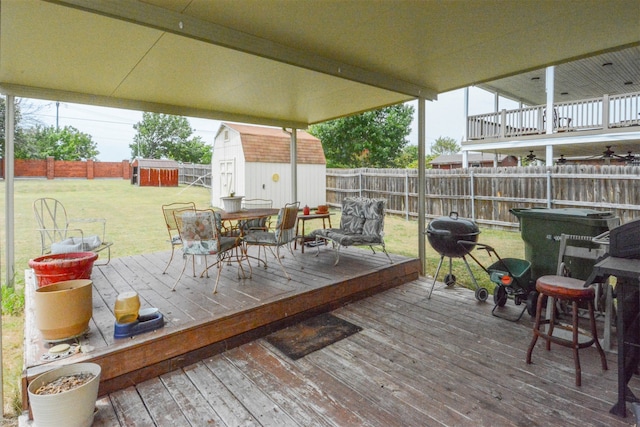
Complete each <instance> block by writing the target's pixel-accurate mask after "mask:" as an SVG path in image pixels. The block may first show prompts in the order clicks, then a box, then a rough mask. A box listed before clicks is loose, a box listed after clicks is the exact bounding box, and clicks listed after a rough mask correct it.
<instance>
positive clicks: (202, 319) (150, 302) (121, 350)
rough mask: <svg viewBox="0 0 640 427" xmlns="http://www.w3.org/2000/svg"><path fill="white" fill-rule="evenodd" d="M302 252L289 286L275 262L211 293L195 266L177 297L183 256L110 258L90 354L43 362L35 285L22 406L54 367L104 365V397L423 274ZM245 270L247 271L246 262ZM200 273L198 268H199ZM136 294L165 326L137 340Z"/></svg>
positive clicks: (355, 255) (228, 275)
mask: <svg viewBox="0 0 640 427" xmlns="http://www.w3.org/2000/svg"><path fill="white" fill-rule="evenodd" d="M285 252H286V251H285ZM296 252H297V257H296V258H297V261H294V260H293V259H292V257H291V256H290V255H289V254H288V253H287V254H286V256H285V258H284V261H283V262H284V263H285V266H286V267H287V271H288V272H289V274H290V276H291V277H292V280H290V281H289V280H287V279H286V277H285V276H284V273H283V271H282V269H281V268H280V266H279V265H278V263H277V261H276V260H275V259H273V258H272V257H271V255H269V257H268V258H267V259H268V262H269V268H268V269H265V268H263V267H257V266H256V265H254V266H253V276H252V277H251V278H246V279H238V270H237V267H236V265H231V266H229V265H225V267H224V269H223V270H222V277H221V279H220V284H219V286H218V292H217V293H216V294H215V295H214V294H213V293H212V290H213V284H214V281H215V274H216V269H215V268H212V269H210V275H211V278H206V277H205V278H199V277H193V276H192V274H191V266H190V265H189V266H187V271H186V272H185V274H184V275H183V276H182V278H181V280H180V283H179V284H178V286H177V288H176V290H175V291H171V287H172V286H173V284H174V282H175V281H176V279H177V278H178V276H179V273H180V269H181V267H182V259H181V257H180V256H177V258H178V259H174V261H173V263H172V264H171V267H170V268H169V270H168V271H167V274H164V275H163V274H162V271H163V269H164V267H165V265H166V263H167V261H168V260H169V256H170V252H163V253H157V254H149V255H141V256H133V257H123V258H118V259H113V260H112V261H111V263H110V264H108V265H107V266H102V267H94V269H93V274H92V280H93V285H94V292H93V318H92V320H91V322H90V325H89V326H90V331H89V333H88V334H86V335H85V336H84V337H82V338H81V339H80V340H79V341H80V344H81V345H82V346H83V348H87V349H90V351H89V352H87V353H78V354H76V355H73V356H71V357H68V358H65V359H60V360H56V361H44V360H43V358H42V356H43V355H44V354H46V353H47V351H48V349H49V348H50V346H51V344H50V343H46V342H44V341H43V340H42V337H41V334H40V332H39V330H37V328H36V326H35V316H34V313H33V301H32V299H31V296H32V295H33V294H34V288H35V285H34V284H33V283H30V284H29V286H30V289H29V290H28V292H26V295H27V298H26V304H25V305H26V309H25V313H26V319H25V343H26V345H25V367H26V369H25V372H24V375H23V406H24V407H27V403H28V402H27V401H26V400H25V399H26V395H27V393H26V387H27V384H28V381H30V380H31V379H33V378H34V376H36V375H38V374H39V373H41V372H43V371H46V370H49V369H51V368H52V366H55V365H61V364H68V363H75V362H81V361H86V362H88V361H91V362H96V363H98V364H100V365H101V366H102V376H101V386H100V393H101V394H106V393H109V392H111V391H114V390H120V389H122V388H126V387H127V386H129V385H131V384H137V383H139V382H141V381H144V380H147V379H149V378H153V377H156V376H158V375H161V374H163V373H166V372H169V371H171V370H174V369H176V368H179V367H183V366H186V365H188V364H191V363H194V362H196V361H199V360H202V359H203V358H206V357H209V356H211V355H212V354H216V353H219V352H220V351H223V350H225V349H227V348H230V347H234V346H237V345H238V344H240V343H242V342H246V341H249V340H251V339H254V338H256V337H259V336H262V335H265V334H266V333H269V332H270V331H273V330H275V329H277V328H280V327H282V326H284V325H286V324H288V323H291V322H294V321H297V320H299V319H301V318H304V317H310V316H311V315H314V314H317V313H319V312H323V311H328V310H331V309H334V308H336V307H339V306H341V305H343V304H345V303H347V302H349V301H353V300H356V299H359V298H363V297H366V296H368V295H371V294H374V293H377V292H379V291H380V290H383V289H387V288H389V287H391V286H397V285H399V284H402V283H406V282H408V281H411V280H414V279H416V278H417V277H418V274H419V268H420V267H419V261H418V260H416V259H408V258H403V257H399V256H394V257H393V259H394V261H395V262H394V264H390V263H389V261H388V259H387V257H386V256H384V254H372V253H371V251H365V250H359V249H355V248H354V249H349V250H346V251H344V252H343V254H342V255H341V260H340V263H339V264H338V265H337V266H336V267H334V266H333V262H334V260H335V258H334V255H333V252H332V251H330V250H329V249H328V248H321V251H320V254H319V256H316V250H315V249H313V250H308V251H306V253H305V254H301V253H300V251H299V250H298V251H296ZM250 254H251V253H250ZM253 255H255V254H253ZM254 264H255V263H254ZM243 265H244V267H245V270H247V268H246V267H247V264H246V262H243ZM203 267H204V265H200V266H198V265H196V269H197V270H199V271H202V269H203ZM199 271H198V272H199ZM247 272H248V270H247ZM27 282H31V281H29V280H27ZM131 290H133V291H136V292H137V293H138V294H139V296H140V299H141V307H157V308H158V309H159V310H160V312H161V313H162V314H163V316H164V318H165V322H166V325H165V326H164V327H163V328H161V329H157V330H155V331H152V332H148V333H145V334H141V335H137V336H134V337H132V338H121V339H115V338H114V326H115V317H114V315H113V309H114V305H115V300H116V297H117V295H118V294H119V293H121V292H125V291H131Z"/></svg>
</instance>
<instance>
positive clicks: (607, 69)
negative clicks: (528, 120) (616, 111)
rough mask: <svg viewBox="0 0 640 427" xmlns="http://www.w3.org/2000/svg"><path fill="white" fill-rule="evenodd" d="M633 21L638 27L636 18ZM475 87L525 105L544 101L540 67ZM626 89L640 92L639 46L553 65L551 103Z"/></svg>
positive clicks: (610, 93) (639, 19) (542, 69)
mask: <svg viewBox="0 0 640 427" xmlns="http://www.w3.org/2000/svg"><path fill="white" fill-rule="evenodd" d="M637 22H638V26H639V27H640V17H638V18H637ZM478 86H479V87H481V88H483V89H486V90H488V91H490V92H498V93H500V94H502V95H504V96H506V97H507V98H510V99H513V100H516V101H522V102H523V103H524V104H525V105H542V104H546V102H547V98H546V96H547V95H546V92H545V69H544V68H540V69H538V70H533V71H529V72H527V73H522V74H518V75H515V76H511V77H506V78H503V79H499V80H494V81H491V82H488V83H484V84H480V85H478ZM630 92H640V46H632V47H629V48H625V49H620V50H615V51H611V52H606V53H602V54H600V55H594V56H590V57H588V58H583V59H579V60H576V61H570V62H566V63H562V64H559V65H557V66H556V68H555V84H554V100H555V102H563V101H575V100H578V99H589V98H599V97H602V95H605V94H606V95H619V94H623V93H630Z"/></svg>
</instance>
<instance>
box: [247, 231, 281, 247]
mask: <svg viewBox="0 0 640 427" xmlns="http://www.w3.org/2000/svg"><path fill="white" fill-rule="evenodd" d="M243 239H244V241H245V242H247V243H248V244H254V245H257V244H261V245H275V244H276V234H275V233H274V232H272V231H252V232H250V233H247V234H246V235H245V236H244V237H243Z"/></svg>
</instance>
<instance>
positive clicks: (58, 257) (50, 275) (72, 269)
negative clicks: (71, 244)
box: [29, 252, 98, 287]
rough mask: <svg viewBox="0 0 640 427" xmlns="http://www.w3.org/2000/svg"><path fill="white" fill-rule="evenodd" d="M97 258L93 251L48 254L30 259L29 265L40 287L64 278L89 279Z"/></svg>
mask: <svg viewBox="0 0 640 427" xmlns="http://www.w3.org/2000/svg"><path fill="white" fill-rule="evenodd" d="M97 259H98V254H96V253H94V252H70V253H63V254H50V255H43V256H41V257H38V258H34V259H30V260H29V267H31V268H33V272H34V273H35V276H36V279H37V281H38V286H39V287H42V286H47V285H50V284H52V283H57V282H62V281H64V280H75V279H89V278H90V277H91V271H92V270H93V263H94V261H95V260H97Z"/></svg>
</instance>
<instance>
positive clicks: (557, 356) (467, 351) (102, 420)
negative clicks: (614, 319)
mask: <svg viewBox="0 0 640 427" xmlns="http://www.w3.org/2000/svg"><path fill="white" fill-rule="evenodd" d="M314 254H315V250H310V251H307V252H306V254H305V255H304V258H302V262H303V263H304V265H305V266H306V267H305V269H304V270H299V269H294V268H293V267H292V268H291V270H290V271H291V272H292V273H293V274H294V275H295V279H294V280H292V282H290V283H286V280H282V277H280V275H281V271H278V268H277V266H276V265H274V266H270V268H269V269H268V270H266V272H265V271H264V270H262V271H260V272H258V271H256V270H254V278H253V280H252V281H249V280H247V281H242V282H240V283H238V282H237V281H236V280H234V278H235V270H234V269H228V270H227V273H226V274H227V275H229V274H231V275H230V276H228V277H227V278H226V280H225V282H224V284H221V286H220V294H219V302H218V303H214V301H216V298H217V297H213V296H211V295H207V296H206V302H205V301H204V300H203V301H202V302H195V301H194V298H205V297H204V295H206V294H207V293H206V292H202V289H204V288H207V289H210V286H211V283H203V282H202V281H200V280H194V279H192V278H189V281H188V283H185V284H182V285H181V286H180V287H179V288H178V290H177V291H176V293H168V292H167V290H166V288H167V287H168V285H169V284H171V283H172V282H171V279H170V278H163V277H157V276H151V277H150V278H149V279H147V280H146V281H144V282H143V283H137V281H139V280H141V279H140V278H141V277H144V275H143V274H142V272H144V271H148V270H147V269H148V268H151V267H150V266H152V265H153V266H155V269H159V271H161V270H162V268H161V267H163V262H164V261H165V259H166V258H163V257H162V256H157V255H153V256H143V257H132V258H126V259H122V260H119V261H118V262H114V264H113V265H112V266H111V267H108V268H105V267H103V268H101V269H100V275H97V274H96V276H97V277H96V278H95V279H94V280H95V282H96V288H97V289H98V291H99V294H100V296H99V297H100V298H105V297H104V295H103V292H104V290H103V289H102V286H106V283H107V282H108V283H110V284H111V283H116V284H117V283H120V285H119V286H122V287H123V288H122V289H128V288H129V287H131V286H133V284H134V283H136V287H135V288H136V289H137V290H138V291H139V292H140V294H141V296H142V297H143V299H144V300H145V301H146V302H147V303H153V304H155V305H159V304H158V302H163V303H164V304H169V305H167V306H164V307H160V308H161V310H164V312H166V313H169V308H170V309H171V310H174V311H171V315H170V316H167V317H168V318H169V320H170V322H169V323H168V324H167V326H166V327H165V330H164V331H162V332H160V333H159V334H157V335H160V336H162V335H168V336H171V332H172V331H175V330H181V331H183V332H182V333H185V334H186V333H188V332H189V329H190V328H192V327H193V328H195V326H194V324H195V323H198V320H202V319H201V318H200V319H199V317H198V316H200V317H203V316H204V315H203V314H201V313H202V310H203V309H202V308H199V309H198V310H196V307H200V306H202V305H207V304H208V305H209V306H213V307H218V306H217V305H215V304H222V303H223V301H226V302H227V303H228V302H229V301H231V300H235V299H237V300H238V301H239V302H242V304H243V308H242V309H243V310H248V313H252V312H254V313H260V316H263V315H264V313H263V312H262V311H260V307H263V306H264V304H266V301H267V300H270V301H273V300H276V299H277V298H278V297H275V296H272V297H267V296H266V295H263V296H262V297H261V298H262V299H263V301H265V302H255V301H252V302H249V301H250V300H253V299H256V298H258V297H257V296H256V295H258V293H259V292H258V291H259V290H260V289H262V290H264V291H265V293H266V289H270V288H271V287H272V286H273V287H275V288H276V289H278V290H279V291H277V290H273V291H270V292H274V293H275V294H278V295H280V296H282V297H283V298H284V300H285V301H287V303H286V304H285V305H284V307H288V310H295V307H298V298H300V299H299V301H300V304H301V306H307V305H308V304H309V298H308V297H307V296H306V293H308V292H311V293H312V294H313V295H318V294H320V293H321V290H322V289H326V288H330V289H331V288H333V289H336V292H338V291H337V289H338V287H336V286H337V285H333V284H329V285H326V288H321V287H319V286H320V285H319V283H318V282H324V281H325V280H326V281H329V283H334V282H338V281H340V278H344V281H347V282H348V283H347V284H346V286H347V288H348V287H350V286H351V285H352V284H355V285H356V286H360V285H359V283H360V282H362V281H363V280H362V279H360V278H358V275H357V273H349V271H350V270H353V269H354V268H356V267H358V268H362V266H363V265H365V264H366V265H371V268H372V270H373V271H372V270H369V271H372V272H371V273H367V272H364V273H362V274H364V277H365V279H364V282H368V281H371V280H373V279H374V278H375V277H378V276H387V274H388V273H387V271H388V270H393V269H395V268H397V267H398V266H401V265H402V266H404V267H403V268H404V269H405V270H409V269H410V268H409V266H411V265H414V261H415V260H403V259H402V258H400V257H394V260H395V261H396V262H395V263H394V264H393V265H390V264H388V262H387V263H385V261H384V259H385V257H384V256H383V255H382V256H377V255H376V256H369V255H368V254H367V253H366V252H356V251H351V250H349V251H346V252H345V253H344V255H342V256H341V262H340V264H339V265H338V267H336V269H335V270H332V269H331V268H330V266H331V261H332V258H331V254H329V253H328V252H326V253H324V252H323V253H321V255H320V257H319V258H315V257H314ZM363 254H367V256H366V257H363V256H361V255H363ZM343 257H344V258H343ZM405 261H406V262H405ZM314 263H316V264H314ZM145 265H146V266H147V267H146V268H143V266H145ZM312 265H316V266H317V267H316V268H312ZM176 266H177V263H176ZM116 273H117V275H118V276H120V277H121V280H120V281H116V280H114V281H113V282H111V281H109V280H107V278H111V280H113V277H115V276H114V274H116ZM171 276H172V274H170V275H169V277H171ZM274 276H277V277H280V278H279V279H277V280H274ZM394 276H397V275H394ZM321 277H324V278H325V279H320V278H321ZM347 277H352V279H348V278H347ZM269 278H271V279H269ZM329 278H332V279H329ZM132 280H133V281H132ZM393 280H396V281H399V279H393ZM155 281H158V283H156V282H155ZM125 283H126V284H127V286H124V284H125ZM430 286H431V282H430V281H428V280H427V279H425V278H418V279H416V280H413V281H409V282H407V283H404V284H400V285H399V286H397V287H390V286H387V288H388V289H386V290H385V291H383V292H380V293H377V294H374V291H369V290H368V291H362V292H365V293H368V294H369V295H370V296H368V297H367V298H364V299H360V300H358V301H354V302H352V303H350V304H348V305H343V306H341V307H338V306H339V305H340V304H337V303H336V304H334V303H326V304H325V308H327V307H329V306H331V305H334V306H335V307H338V308H335V310H334V314H336V315H337V316H339V317H342V318H344V319H346V320H348V321H350V322H352V323H355V324H357V325H359V326H361V327H362V328H363V330H362V331H361V332H359V333H357V334H355V335H352V336H350V337H348V338H346V339H343V340H341V341H339V342H337V343H334V344H332V345H330V346H328V347H325V348H323V349H321V350H319V351H316V352H314V353H311V354H309V355H307V356H305V357H303V358H301V359H299V360H297V361H293V360H290V359H289V358H287V357H286V356H284V355H283V354H282V353H280V352H279V351H278V350H277V349H275V348H274V347H272V346H271V345H270V344H269V343H267V341H266V340H264V339H262V338H259V336H260V335H262V334H264V333H265V332H266V329H267V328H260V327H259V326H260V325H259V324H260V321H259V320H257V318H256V317H254V316H253V315H251V316H249V317H248V318H246V319H244V318H243V319H244V320H243V322H245V323H246V322H249V323H252V324H253V323H255V326H257V327H258V330H259V332H258V333H254V334H253V335H252V334H249V335H245V337H244V339H241V340H234V339H227V340H226V341H225V342H224V345H221V346H210V348H209V351H210V355H208V356H204V357H202V358H201V359H200V360H193V361H192V362H190V361H186V363H182V364H181V366H177V367H176V368H175V369H171V370H167V371H166V372H162V373H159V374H158V375H154V376H153V377H149V379H146V380H142V381H138V380H137V378H136V379H135V382H136V384H131V385H127V384H124V383H122V382H118V384H119V385H120V389H119V390H117V391H111V392H110V393H109V394H108V395H106V396H103V397H101V398H100V399H99V401H98V408H99V411H98V413H97V415H96V419H95V422H94V426H118V425H120V426H150V425H157V426H183V425H194V426H202V425H219V426H239V425H256V426H311V425H314V426H316V425H318V426H352V425H362V426H440V425H442V426H454V425H455V426H524V425H526V426H531V425H538V426H547V425H562V426H581V427H583V426H612V427H615V426H629V425H633V424H634V417H633V415H632V414H631V412H630V411H629V410H628V413H629V415H628V417H627V418H625V419H623V418H619V417H616V416H614V415H611V414H609V409H610V408H611V406H612V405H613V403H614V402H615V401H616V369H617V364H616V357H615V355H614V354H611V353H609V354H608V363H609V370H608V371H604V372H603V371H601V369H600V363H599V360H598V356H597V353H596V351H595V350H594V349H593V348H590V349H585V350H582V351H581V352H580V356H581V361H582V371H583V372H582V375H583V381H582V383H583V385H582V387H576V386H575V382H574V368H573V359H572V355H571V351H570V350H569V349H566V348H562V347H558V346H554V347H552V351H551V352H546V351H545V350H544V347H543V344H540V343H539V344H538V346H537V348H536V350H535V351H534V353H533V362H534V363H533V365H527V364H526V363H525V362H524V360H525V354H526V349H527V346H528V343H529V340H530V337H531V324H532V322H531V319H530V318H529V316H527V315H525V316H524V317H523V319H522V320H520V321H519V322H515V323H514V322H510V321H507V320H504V319H501V318H498V317H494V316H492V315H491V308H492V305H491V304H489V303H479V302H477V301H476V300H475V298H474V295H473V292H472V291H470V290H467V289H464V288H460V287H454V288H446V287H444V286H443V285H441V284H437V285H436V289H435V291H434V292H433V296H432V298H431V299H427V295H428V291H429V288H430ZM122 289H120V288H117V289H113V290H112V292H114V293H117V292H119V291H121V290H122ZM234 289H235V290H234ZM292 289H296V290H299V289H306V292H297V293H296V295H297V296H293V295H291V294H293V293H294V291H293V290H292ZM340 289H341V287H340ZM234 292H236V293H238V294H242V295H245V297H241V296H237V297H235V298H232V297H231V295H233V293H234ZM252 293H253V296H251V297H249V296H248V295H251V294H252ZM156 294H162V295H164V296H165V297H166V299H163V300H158V299H153V298H159V297H158V296H157V295H156ZM285 295H287V296H285ZM361 295H362V293H361ZM152 297H153V298H152ZM94 298H95V297H94ZM107 299H108V298H107ZM110 299H111V300H114V299H115V294H114V295H113V296H112V297H110ZM178 299H180V300H182V299H187V300H189V301H190V302H189V303H188V304H189V305H188V307H192V309H193V311H192V312H189V311H188V310H185V309H182V310H181V311H179V312H178V311H177V310H178V308H177V307H179V306H180V304H179V303H177V302H176V301H175V300H178ZM353 299H354V300H355V299H356V298H353ZM182 304H185V303H182ZM107 307H110V304H108V303H107V304H106V307H105V310H107V311H108V310H109V308H107ZM97 308H98V306H97V305H96V309H97ZM283 309H284V308H283V307H279V308H277V309H274V311H279V312H280V311H281V310H283ZM505 309H506V310H516V307H515V306H514V305H513V302H512V301H509V302H508V303H507V305H506V307H505ZM228 310H229V309H228ZM238 310H241V309H238ZM252 310H253V311H252ZM211 311H214V312H218V311H217V310H211ZM220 311H222V310H220ZM218 313H219V312H218ZM240 313H241V312H240V311H233V310H232V314H228V316H231V317H232V318H233V319H238V320H240V317H238V316H240ZM287 314H292V311H289V312H287ZM94 315H95V316H96V318H97V319H100V318H101V317H100V316H101V315H100V311H99V310H96V313H94ZM209 316H210V317H213V315H209ZM104 317H105V318H106V314H104ZM183 318H184V319H188V320H182V319H183ZM224 318H225V317H223V319H224ZM260 318H261V317H260ZM174 319H175V320H174ZM249 319H255V320H249ZM102 323H104V324H103V325H102V326H101V327H102V328H105V331H108V325H107V322H106V320H104V321H102ZM108 323H113V320H112V319H111V320H110V321H109V322H108ZM98 324H101V321H100V320H98V321H97V322H96V325H94V324H92V333H91V334H90V335H96V334H97V333H96V332H93V331H94V329H93V328H94V327H98V326H99V325H98ZM229 325H231V323H227V324H226V326H225V327H224V328H227V327H229ZM101 331H102V329H101ZM101 333H102V332H101ZM215 333H217V332H215V331H214V328H210V329H207V328H205V332H202V334H201V335H200V336H201V337H203V336H205V334H215ZM148 335H156V334H155V333H149V334H148ZM102 336H104V337H105V338H103V339H105V341H112V340H109V339H108V334H107V332H104V333H102ZM159 338H161V337H159ZM149 339H150V338H149ZM147 340H148V339H147V338H146V337H144V338H143V337H140V338H138V337H137V338H134V339H132V340H128V341H131V342H130V343H127V344H123V343H109V345H108V347H115V348H116V351H122V352H123V353H125V354H126V353H127V352H133V353H134V354H135V349H136V348H137V347H138V346H140V345H143V344H144V343H145V342H146V341H147ZM236 344H241V345H239V346H236ZM224 346H228V347H229V348H230V349H229V350H227V351H222V352H221V351H220V350H222V349H223V348H224ZM125 347H126V348H125ZM232 347H233V348H232ZM214 350H216V351H214ZM166 351H168V352H169V353H170V348H169V347H167V350H166ZM95 352H96V353H97V354H99V355H100V356H99V357H96V355H94V356H93V359H94V360H98V361H99V362H102V361H104V360H106V352H107V350H106V349H98V348H96V350H95ZM34 354H35V353H34ZM151 356H152V355H151V354H150V353H146V354H145V357H151ZM138 357H141V356H136V359H135V360H134V361H135V362H137V358H138ZM143 359H144V357H143ZM122 360H123V364H125V365H129V364H130V363H129V362H130V361H129V359H128V358H127V357H125V358H123V359H122ZM103 367H104V365H103ZM112 369H113V367H111V366H108V367H107V369H106V372H107V373H110V372H112ZM34 371H35V368H34ZM131 372H132V374H130V375H131V376H132V377H135V376H136V374H135V372H136V371H135V370H132V371H131ZM123 375H124V374H123ZM639 386H640V383H639V382H638V379H636V378H634V379H633V384H632V388H635V389H638V388H639ZM110 388H111V387H110ZM629 406H630V405H629ZM21 425H25V426H26V425H29V423H28V422H27V421H26V420H25V419H24V417H23V419H22V420H21Z"/></svg>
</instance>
